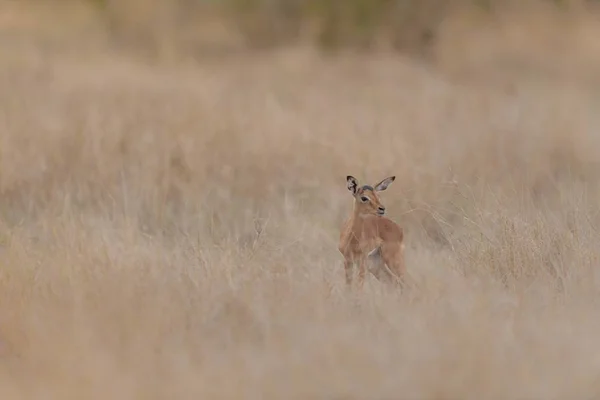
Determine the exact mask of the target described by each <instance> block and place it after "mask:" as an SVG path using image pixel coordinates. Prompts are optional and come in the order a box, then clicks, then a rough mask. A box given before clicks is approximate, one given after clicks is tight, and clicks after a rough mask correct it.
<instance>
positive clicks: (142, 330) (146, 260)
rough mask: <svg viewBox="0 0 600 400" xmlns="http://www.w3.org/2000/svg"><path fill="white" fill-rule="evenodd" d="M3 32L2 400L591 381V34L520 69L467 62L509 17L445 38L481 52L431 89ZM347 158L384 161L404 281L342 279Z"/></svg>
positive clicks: (374, 171)
mask: <svg viewBox="0 0 600 400" xmlns="http://www.w3.org/2000/svg"><path fill="white" fill-rule="evenodd" d="M17 25H19V24H17ZM19 26H20V28H19V29H22V25H19ZM551 26H552V30H553V31H554V30H555V29H556V30H558V29H562V28H560V27H559V25H551ZM561 26H562V25H561ZM578 26H583V25H578ZM585 26H587V27H588V28H589V29H590V30H589V31H586V32H595V31H594V30H593V29H594V28H593V27H594V26H595V25H593V24H592V23H591V22H590V23H589V24H588V25H585ZM11 29H12V28H11ZM28 29H29V28H27V29H26V30H25V31H27V32H32V31H29V30H28ZM565 29H570V28H565ZM25 31H23V30H20V31H19V32H20V34H19V35H17V36H18V38H19V42H14V41H11V40H12V39H15V38H16V37H17V36H10V37H9V36H7V35H8V33H7V31H3V45H5V46H7V47H5V48H9V47H8V46H11V47H10V49H11V51H6V52H2V53H1V56H0V57H1V60H2V62H1V63H0V79H1V87H2V91H1V92H0V123H1V125H0V254H1V257H0V336H1V338H2V342H3V345H4V354H3V357H2V358H1V359H0V382H1V383H2V384H1V385H0V395H1V396H2V398H3V399H29V398H31V399H33V398H43V399H66V398H77V399H81V398H86V399H106V398H112V399H129V398H144V399H145V398H148V399H154V398H156V399H158V398H161V399H162V398H179V399H188V398H189V399H191V398H203V399H224V398H229V399H233V398H236V399H237V398H244V399H259V398H260V399H282V398H286V399H288V398H291V399H437V398H463V399H470V398H473V399H475V398H477V399H479V398H488V399H508V398H515V399H516V398H544V399H564V398H594V397H597V396H598V395H599V392H600V380H599V378H600V349H599V347H598V345H597V341H598V336H599V334H600V319H599V318H598V317H599V316H600V304H599V299H600V275H599V273H598V263H599V256H600V250H599V249H600V247H599V246H598V243H599V240H600V233H599V231H598V223H599V222H600V218H599V214H598V211H599V204H600V185H599V180H598V178H599V177H600V172H599V171H600V170H599V169H598V161H599V160H600V147H599V146H598V145H599V139H600V136H599V134H598V128H599V127H600V120H599V119H598V111H597V110H598V105H599V104H598V95H597V91H596V89H595V86H594V83H593V81H592V80H586V79H587V78H585V77H586V76H589V77H591V76H593V74H588V75H585V74H580V73H582V72H583V71H584V70H585V69H586V68H590V69H591V68H595V67H594V64H590V63H588V64H586V65H585V66H584V65H582V63H580V62H579V61H581V60H582V59H584V58H583V57H584V55H586V54H588V55H589V53H590V51H589V49H591V48H593V47H589V46H588V47H586V46H585V44H593V42H594V41H593V40H590V36H586V35H584V34H582V33H581V32H580V31H579V30H577V32H579V33H578V35H579V36H577V35H574V36H573V37H572V38H573V39H572V41H570V42H568V43H569V44H570V46H565V48H564V49H563V53H562V54H563V56H564V57H571V59H570V63H569V62H566V61H565V63H564V64H563V65H562V67H561V68H559V69H558V70H557V69H551V70H549V71H546V72H544V73H543V74H541V75H540V71H541V70H540V69H532V68H531V67H528V65H529V64H515V63H513V64H511V66H514V65H516V67H515V68H513V69H511V70H510V73H507V72H506V69H505V68H503V65H504V64H500V65H496V63H494V62H493V61H492V60H496V59H500V58H501V56H502V55H503V54H505V53H503V52H502V51H500V50H502V49H513V50H514V49H515V48H517V49H518V46H517V47H515V46H513V47H511V46H512V45H513V44H514V43H538V42H535V41H533V39H532V37H534V34H533V33H532V31H524V32H527V33H528V34H527V35H525V36H522V38H523V41H521V42H519V41H515V42H514V43H513V42H511V41H510V40H508V39H506V38H507V37H509V38H510V37H513V36H510V35H509V36H503V35H504V33H506V32H509V33H510V32H513V31H512V30H500V31H494V30H493V29H492V28H489V30H487V31H485V32H486V36H477V35H474V34H473V35H466V36H460V35H457V36H456V37H458V38H461V39H460V40H463V41H462V43H463V44H464V45H465V46H467V45H468V46H471V47H469V48H470V49H471V50H472V51H471V52H470V53H469V56H471V55H472V54H474V52H477V51H479V52H480V54H482V55H483V54H485V55H487V56H488V58H487V60H488V64H485V63H480V64H476V65H475V66H476V67H477V71H478V74H474V73H470V74H471V75H473V76H477V77H478V79H476V80H475V79H472V80H469V79H468V77H467V78H465V77H464V76H463V77H461V79H460V80H456V79H454V77H456V76H457V75H452V78H450V77H448V75H445V74H444V73H442V72H440V71H436V70H431V69H428V68H426V67H424V66H422V65H418V64H416V63H414V62H412V61H410V60H408V59H403V58H399V57H397V56H389V55H373V56H372V57H370V58H366V57H364V56H360V55H352V54H342V55H339V56H337V57H334V58H323V57H322V56H320V55H318V53H315V52H312V51H311V50H307V49H292V50H283V51H281V52H277V53H269V54H244V55H237V56H231V57H230V58H224V59H218V60H212V61H211V60H206V61H204V62H201V63H197V64H194V65H176V66H174V65H166V66H165V65H153V66H151V65H146V64H143V63H140V62H137V61H132V60H131V59H129V58H127V57H124V56H122V55H118V54H114V53H101V52H100V51H97V52H95V51H93V49H90V48H88V49H86V50H87V51H86V52H81V49H82V46H81V45H80V44H79V45H78V46H76V47H75V50H73V51H71V50H69V49H68V48H67V47H68V46H67V45H64V46H63V47H60V46H56V45H50V44H48V37H47V36H46V35H41V36H43V37H42V38H41V39H40V37H39V35H38V34H31V35H32V37H30V38H29V39H27V35H26V34H24V33H23V32H25ZM475 31H476V30H474V31H473V32H475ZM11 32H12V31H11ZM461 32H463V33H464V31H461ZM480 32H482V31H480ZM502 32H504V33H502ZM516 32H520V31H518V30H516ZM13 33H14V32H13ZM513 33H514V32H513ZM7 38H10V39H11V40H8V39H7ZM465 38H471V42H468V41H464V40H465ZM486 38H487V40H488V43H490V46H489V47H485V46H482V43H484V40H485V39H486ZM525 38H528V39H531V42H527V41H525ZM582 38H583V39H582ZM580 39H581V40H580ZM584 39H586V40H584ZM457 40H458V39H457ZM63 43H64V42H63ZM69 43H71V42H69ZM72 43H75V44H76V43H79V42H78V41H77V40H76V38H73V41H72ZM88 43H90V42H88ZM538 44H539V43H538ZM452 45H456V43H452V42H451V40H450V39H448V41H447V42H446V43H444V44H443V46H446V47H443V48H440V60H442V61H443V62H442V61H440V62H441V64H440V65H441V67H444V66H446V67H448V66H449V65H450V64H452V65H450V66H451V67H452V68H450V70H451V72H453V73H455V72H456V68H458V66H461V65H462V67H461V68H462V70H464V68H466V65H467V64H469V59H468V58H464V57H463V58H461V57H462V56H460V54H457V56H456V57H457V58H456V59H455V60H454V61H456V62H455V63H450V61H453V60H450V58H449V57H450V56H449V55H448V54H447V53H444V52H443V50H444V49H450V48H452ZM502 45H504V47H503V46H502ZM478 46H479V47H478ZM590 46H591V45H590ZM482 49H483V50H482ZM495 49H496V50H497V49H500V50H498V52H497V54H499V55H497V57H498V58H490V57H491V54H492V53H493V51H494V50H495ZM530 50H531V52H530V54H534V55H535V57H534V58H533V60H534V61H535V63H533V64H532V65H534V66H539V65H549V63H544V60H552V59H553V58H552V57H554V54H553V51H555V50H556V48H553V47H552V46H549V47H548V48H546V51H545V52H544V51H542V50H541V48H540V47H539V46H538V47H536V45H531V47H530ZM586 50H587V51H586ZM568 51H571V52H570V53H569V52H568ZM578 51H579V53H578ZM510 54H517V55H518V56H519V55H521V53H519V52H515V51H513V52H512V53H510ZM442 56H443V57H442ZM542 56H545V57H547V58H540V57H542ZM461 60H462V61H461ZM477 60H481V58H477ZM511 60H512V59H511ZM586 60H587V58H586ZM459 61H460V62H459ZM469 65H473V63H471V64H469ZM498 71H499V72H500V74H498ZM536 71H537V74H536ZM575 72H576V73H577V74H579V75H575ZM502 73H504V75H502ZM552 74H553V75H552ZM486 77H488V78H489V79H486ZM498 77H500V78H498ZM563 78H564V79H563ZM567 78H568V79H567ZM590 79H591V78H590ZM347 174H353V175H354V176H356V177H358V178H359V179H361V180H364V181H367V182H373V181H375V180H377V179H380V178H381V177H382V176H384V175H390V174H395V175H396V176H397V179H396V181H395V183H394V184H393V185H392V186H390V188H389V189H388V191H387V192H385V194H383V195H382V196H383V201H384V202H385V204H386V205H387V208H388V210H389V212H390V217H392V218H393V219H394V220H396V221H398V222H399V223H400V224H401V225H402V226H403V227H404V229H405V231H406V238H407V266H408V270H409V273H410V274H411V276H412V277H413V278H414V279H415V281H416V286H415V287H414V288H412V289H410V290H408V291H406V292H404V293H397V292H394V291H392V290H389V289H387V288H385V287H383V286H381V285H379V284H378V282H377V281H375V280H374V279H369V281H368V282H367V284H366V286H365V290H364V292H363V293H354V292H351V291H348V290H346V288H345V287H344V279H343V268H342V265H341V257H340V255H339V254H338V252H337V249H336V246H337V238H338V228H339V227H340V225H341V223H342V221H343V219H344V218H345V217H346V216H347V215H348V213H349V211H350V209H351V201H352V199H351V196H350V194H349V193H348V192H347V190H346V188H345V176H346V175H347Z"/></svg>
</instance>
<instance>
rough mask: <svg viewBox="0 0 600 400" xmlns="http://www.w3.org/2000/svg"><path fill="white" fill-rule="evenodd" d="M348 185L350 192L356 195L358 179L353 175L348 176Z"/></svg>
mask: <svg viewBox="0 0 600 400" xmlns="http://www.w3.org/2000/svg"><path fill="white" fill-rule="evenodd" d="M346 184H347V186H348V190H349V191H350V192H351V193H352V194H356V190H357V189H358V181H357V180H356V178H355V177H353V176H352V175H348V176H347V177H346Z"/></svg>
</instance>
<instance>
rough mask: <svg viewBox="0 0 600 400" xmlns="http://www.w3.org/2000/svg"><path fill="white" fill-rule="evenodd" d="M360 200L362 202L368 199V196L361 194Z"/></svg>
mask: <svg viewBox="0 0 600 400" xmlns="http://www.w3.org/2000/svg"><path fill="white" fill-rule="evenodd" d="M360 200H361V201H362V202H363V203H364V202H365V201H369V198H368V197H365V196H362V197H361V198H360Z"/></svg>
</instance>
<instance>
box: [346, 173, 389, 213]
mask: <svg viewBox="0 0 600 400" xmlns="http://www.w3.org/2000/svg"><path fill="white" fill-rule="evenodd" d="M395 179H396V177H395V176H390V177H388V178H385V179H384V180H382V181H381V182H379V183H377V184H376V185H374V186H369V185H363V186H360V185H359V184H358V181H357V180H356V178H355V177H353V176H351V175H348V176H347V177H346V183H347V185H348V190H349V191H350V193H352V196H354V204H355V209H356V211H357V212H358V214H363V215H364V214H371V215H384V214H385V206H384V205H383V204H381V200H380V199H379V196H378V195H377V192H382V191H384V190H385V189H387V188H388V186H389V185H390V184H391V183H392V182H394V180H395Z"/></svg>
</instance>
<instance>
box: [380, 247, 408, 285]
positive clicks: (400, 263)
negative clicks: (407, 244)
mask: <svg viewBox="0 0 600 400" xmlns="http://www.w3.org/2000/svg"><path fill="white" fill-rule="evenodd" d="M382 255H383V259H384V260H385V262H386V264H387V266H388V267H389V268H390V270H391V272H392V273H393V274H394V277H393V280H394V282H395V283H396V284H397V285H398V286H400V287H402V286H404V276H405V274H406V266H405V265H404V245H403V244H400V245H395V244H394V245H387V246H384V247H383V248H382Z"/></svg>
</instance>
